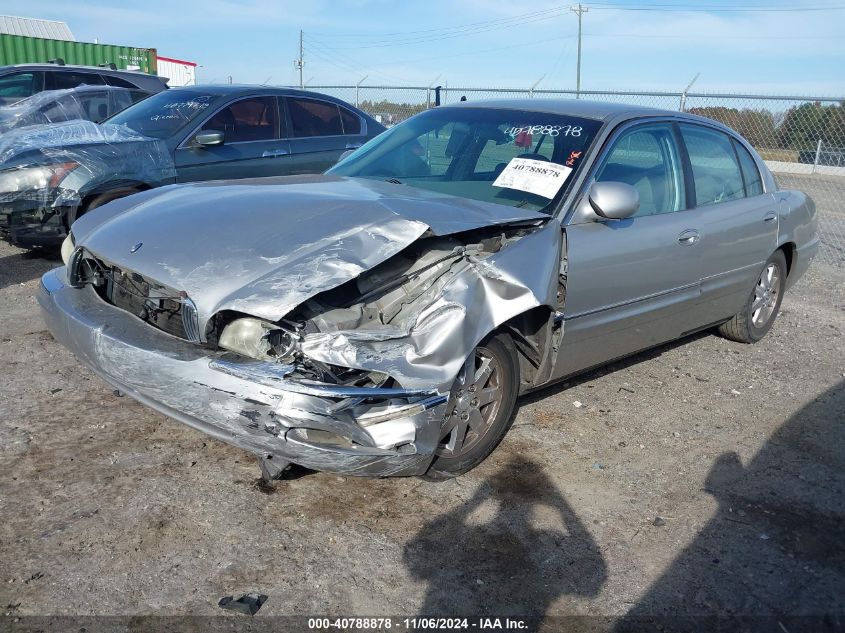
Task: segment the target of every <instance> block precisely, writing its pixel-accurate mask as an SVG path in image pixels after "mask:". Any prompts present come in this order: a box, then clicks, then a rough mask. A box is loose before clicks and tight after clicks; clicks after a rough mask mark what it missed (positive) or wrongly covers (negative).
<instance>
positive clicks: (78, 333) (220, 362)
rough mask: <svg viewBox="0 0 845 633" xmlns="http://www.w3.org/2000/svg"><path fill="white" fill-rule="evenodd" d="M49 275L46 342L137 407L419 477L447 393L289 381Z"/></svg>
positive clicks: (226, 437) (220, 431)
mask: <svg viewBox="0 0 845 633" xmlns="http://www.w3.org/2000/svg"><path fill="white" fill-rule="evenodd" d="M65 279H66V277H65V269H64V268H58V269H56V270H53V271H50V272H48V273H46V274H45V275H44V276H43V277H42V280H41V288H40V291H39V294H38V302H39V304H40V305H41V308H42V312H43V315H44V319H45V321H46V322H47V326H48V327H49V329H50V331H51V332H52V334H53V336H54V337H55V338H56V339H57V340H58V341H59V342H60V343H62V344H63V345H65V346H66V347H67V348H68V349H70V350H71V351H72V352H73V353H74V354H75V355H76V356H77V357H78V358H79V359H80V360H81V361H82V362H84V363H85V364H86V365H87V366H89V367H90V368H91V369H92V370H93V371H94V372H95V373H97V374H98V375H100V376H101V377H102V378H103V379H105V380H106V381H107V382H109V383H110V384H112V385H113V386H115V387H116V388H117V389H119V390H120V391H122V392H124V393H126V394H127V395H129V396H132V397H133V398H135V399H136V400H138V401H140V402H142V403H143V404H145V405H147V406H149V407H151V408H153V409H156V410H157V411H160V412H161V413H164V414H165V415H168V416H170V417H172V418H174V419H176V420H178V421H180V422H182V423H184V424H187V425H188V426H191V427H193V428H195V429H198V430H200V431H203V432H204V433H207V434H209V435H211V436H213V437H216V438H217V439H220V440H222V441H224V442H227V443H229V444H233V445H235V446H238V447H240V448H243V449H245V450H248V451H250V452H252V453H255V454H256V455H258V456H260V457H263V458H266V457H268V456H270V455H272V456H273V458H274V459H278V460H280V461H290V462H293V463H296V464H299V465H302V466H305V467H307V468H313V469H315V470H323V471H328V472H336V473H342V474H346V475H365V476H396V475H418V474H422V473H424V472H425V471H426V470H427V469H428V466H429V464H430V463H431V460H432V459H433V457H434V450H435V449H436V447H437V443H438V440H439V432H440V427H441V423H442V421H443V419H444V415H445V412H446V407H447V400H448V394H441V393H438V391H437V390H435V389H410V390H409V389H396V388H376V387H372V388H370V387H344V386H340V385H332V384H325V383H315V382H308V381H302V380H295V379H293V378H291V376H290V372H291V370H292V367H290V366H285V365H281V364H279V363H272V362H263V361H255V360H251V359H244V358H243V357H239V356H234V355H231V354H223V353H216V352H213V351H210V350H207V349H205V348H202V347H199V346H197V345H193V344H190V343H187V342H185V341H180V340H178V339H176V338H174V337H171V336H169V335H167V334H165V333H163V332H160V331H158V330H156V329H154V328H152V327H148V326H146V325H145V324H143V323H141V322H140V321H139V320H138V319H136V318H135V317H134V316H132V315H131V314H129V313H127V312H125V311H123V310H120V309H118V308H115V307H114V306H112V305H109V304H107V303H105V302H104V301H102V300H101V299H100V298H99V297H98V296H97V295H96V293H95V292H94V291H93V290H92V289H91V288H90V287H86V288H83V289H75V288H71V287H69V286H67V285H66V284H65Z"/></svg>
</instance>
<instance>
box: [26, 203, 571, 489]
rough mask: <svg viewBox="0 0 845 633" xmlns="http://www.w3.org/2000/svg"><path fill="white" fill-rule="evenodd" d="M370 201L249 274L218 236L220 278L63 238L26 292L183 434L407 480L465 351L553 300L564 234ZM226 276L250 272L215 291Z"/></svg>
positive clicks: (449, 397)
mask: <svg viewBox="0 0 845 633" xmlns="http://www.w3.org/2000/svg"><path fill="white" fill-rule="evenodd" d="M174 191H175V190H174ZM378 213H381V214H382V215H383V216H384V217H383V218H378V219H376V218H375V217H374V218H373V222H372V223H371V224H368V223H364V224H361V222H362V216H363V213H362V214H358V215H357V216H352V215H347V216H344V218H345V219H344V221H346V222H349V223H350V224H353V223H354V224H355V225H356V226H355V228H354V229H350V227H344V226H342V225H341V224H340V223H339V222H336V223H335V224H336V226H335V227H334V228H335V231H336V232H337V234H335V233H332V234H330V235H327V236H325V237H322V238H312V237H311V236H310V235H304V236H303V239H302V242H303V244H304V247H303V248H298V247H296V246H290V247H289V251H288V254H285V255H284V256H283V257H276V258H273V257H254V258H251V259H249V260H248V261H250V262H252V265H253V266H254V267H255V268H256V269H257V268H259V267H261V268H260V272H252V271H251V270H250V271H247V270H245V269H244V268H243V266H242V265H241V264H240V262H241V261H243V260H241V259H237V257H241V256H242V255H241V254H242V253H243V251H242V250H241V247H240V246H237V247H226V248H228V249H229V250H225V251H224V252H223V253H221V255H220V256H219V259H218V260H217V264H218V265H219V266H220V270H224V269H225V270H227V271H229V277H228V278H223V279H221V280H220V281H218V282H216V283H215V280H214V279H212V278H211V277H210V276H209V275H208V274H207V269H206V268H204V265H200V264H198V265H197V266H196V267H195V268H194V269H192V270H191V271H189V272H187V273H186V272H185V270H184V269H181V268H180V267H179V266H178V265H175V264H171V265H169V266H167V267H162V266H159V265H158V264H156V263H155V262H156V261H158V256H155V257H154V258H153V257H150V256H148V257H147V258H140V259H139V258H136V259H134V260H133V259H132V255H131V254H130V255H125V254H121V253H120V250H122V248H123V247H121V248H120V249H118V248H117V247H115V248H114V253H115V254H114V259H109V258H107V257H106V256H105V255H102V254H95V253H93V252H91V251H89V250H88V248H91V244H94V245H97V244H106V243H108V244H114V240H113V239H109V240H108V241H107V240H106V239H105V238H106V236H105V235H100V236H99V238H98V236H97V234H96V230H95V231H94V232H92V233H91V234H89V235H88V236H87V237H86V238H84V239H83V240H82V241H81V244H80V245H76V244H74V243H72V240H73V237H72V236H71V237H70V238H69V239H68V243H66V245H65V246H66V248H64V249H63V254H64V257H66V261H67V266H66V267H64V268H59V269H57V270H54V271H51V272H49V273H47V274H46V275H44V277H43V278H42V284H41V290H40V293H39V297H38V299H39V303H40V304H41V307H42V310H43V313H44V318H45V320H46V322H47V325H48V327H49V329H50V331H51V332H52V333H53V335H54V337H55V338H56V339H57V340H58V341H59V342H60V343H62V344H63V345H65V346H66V347H67V348H69V349H70V350H71V351H72V352H73V353H74V354H75V355H76V356H78V357H79V359H80V360H81V361H82V362H84V363H85V364H86V365H87V366H89V367H90V368H91V369H92V370H93V371H94V372H96V373H97V374H99V375H100V376H101V377H103V378H104V379H105V380H106V381H108V382H109V383H110V384H112V385H113V386H115V387H116V388H117V389H119V390H120V391H122V392H124V393H126V394H127V395H130V396H132V397H134V398H136V399H137V400H139V401H140V402H142V403H144V404H146V405H148V406H150V407H151V408H153V409H156V410H158V411H160V412H162V413H164V414H166V415H168V416H170V417H172V418H174V419H176V420H179V421H181V422H183V423H185V424H187V425H189V426H191V427H193V428H196V429H199V430H201V431H203V432H205V433H208V434H209V435H212V436H214V437H216V438H218V439H220V440H222V441H225V442H228V443H230V444H233V445H235V446H238V447H241V448H243V449H246V450H248V451H250V452H252V453H254V454H256V455H257V456H259V457H261V458H263V459H265V460H266V459H268V458H271V456H272V459H273V460H274V461H276V462H279V461H280V462H292V463H295V464H299V465H302V466H305V467H308V468H312V469H315V470H322V471H329V472H336V473H343V474H348V475H367V476H397V475H419V474H422V473H425V472H426V471H427V470H428V468H429V466H430V464H431V462H432V460H433V459H434V457H435V453H436V451H437V449H438V444H439V441H440V439H441V428H442V427H443V426H444V422H445V420H446V419H447V412H448V411H450V410H451V408H450V407H453V405H454V397H455V394H453V393H452V391H453V386H454V383H455V377H456V376H457V374H458V372H459V370H460V368H461V367H462V366H463V364H464V363H465V361H466V359H467V357H468V356H469V355H470V354H471V353H472V351H473V349H474V347H475V346H476V345H478V344H479V343H480V342H481V341H482V339H483V338H484V337H485V336H487V335H488V334H490V333H491V332H492V331H494V330H495V328H497V327H499V326H500V325H502V324H503V323H505V322H506V321H508V320H509V319H512V318H514V317H516V316H518V315H521V314H524V313H525V312H526V311H530V310H532V309H534V308H537V307H539V306H553V305H554V302H555V298H556V292H557V288H558V286H557V284H558V272H559V271H558V265H557V262H558V259H557V257H555V256H554V253H559V252H560V248H561V231H560V226H559V225H557V224H556V223H554V222H547V221H545V219H542V218H541V219H537V218H531V219H529V220H527V221H522V222H518V223H511V224H508V225H506V226H489V227H475V228H470V229H468V230H466V231H458V232H457V233H453V234H448V235H438V234H436V233H434V232H433V231H432V230H431V229H427V228H426V226H425V225H421V224H420V223H418V222H414V221H408V220H406V219H403V218H400V217H397V216H395V215H393V214H391V213H387V212H386V211H384V210H378ZM83 220H86V218H83ZM75 226H76V225H75ZM303 227H305V228H303ZM287 228H288V231H287V233H288V234H287V239H288V241H289V242H291V243H294V239H295V238H294V237H293V236H292V235H291V233H292V231H294V230H295V229H297V228H299V229H300V230H302V231H308V232H310V231H313V230H314V229H313V227H312V225H311V224H305V223H302V224H300V223H297V222H296V221H294V220H293V219H290V221H289V223H288V225H287ZM306 238H307V239H306ZM98 239H99V240H100V241H99V242H98ZM120 239H121V240H125V239H126V238H125V237H121V238H120ZM150 239H151V238H150ZM252 239H253V238H251V237H248V236H247V237H244V241H245V242H247V243H248V242H249V241H250V240H252ZM148 241H149V240H148ZM125 244H129V242H125ZM339 244H340V245H343V247H342V248H341V247H339V246H338V245H339ZM154 248H155V246H154V245H148V246H144V245H143V241H139V242H137V244H136V246H133V247H132V248H131V249H128V248H127V251H129V250H132V249H135V250H137V249H140V251H139V252H140V253H144V252H145V250H144V249H150V250H149V253H155V252H156V251H155V250H154ZM104 249H105V247H103V249H102V250H100V251H99V252H100V253H102V252H103V250H104ZM125 252H126V251H125ZM228 253H232V254H233V255H232V257H233V259H232V260H228V259H225V258H226V257H227V256H228ZM550 253H551V254H552V256H551V257H550V256H549V255H550ZM282 260H283V261H282ZM117 262H120V263H117ZM127 262H129V263H127ZM131 262H134V265H133V264H132V263H131ZM133 266H134V269H133ZM144 266H146V268H145V267H144ZM262 266H263V267H262ZM139 271H140V272H139ZM151 271H152V272H151ZM196 271H201V272H202V276H201V277H200V276H199V273H198V272H196ZM237 272H241V273H242V274H243V275H244V279H247V278H248V279H252V280H253V281H247V282H246V283H244V284H243V285H241V281H238V282H237V283H236V284H235V283H229V284H228V285H227V282H232V277H231V275H233V274H235V273H237ZM233 288H234V291H232V289H233ZM292 297H296V299H295V300H294V299H292ZM274 302H275V303H274ZM274 311H275V312H274ZM548 314H549V315H550V316H549V318H551V314H552V312H551V311H548ZM271 315H275V316H271ZM542 364H543V362H542V359H538V366H541V365H542Z"/></svg>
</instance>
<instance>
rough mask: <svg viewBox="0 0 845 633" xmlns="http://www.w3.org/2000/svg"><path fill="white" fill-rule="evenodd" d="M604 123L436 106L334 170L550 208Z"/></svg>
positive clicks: (534, 208)
mask: <svg viewBox="0 0 845 633" xmlns="http://www.w3.org/2000/svg"><path fill="white" fill-rule="evenodd" d="M600 126H601V123H600V122H599V121H594V120H592V119H584V118H580V117H571V116H564V115H555V114H546V113H543V112H529V111H524V110H507V109H494V108H468V107H461V108H435V109H432V110H428V111H426V112H423V113H422V114H419V115H417V116H415V117H413V118H411V119H408V120H407V121H405V122H403V123H401V124H399V125H397V126H396V127H393V128H391V129H390V130H388V131H387V132H384V133H382V134H381V135H379V136H377V137H376V138H375V139H373V140H372V141H370V142H369V143H367V144H366V145H364V146H363V147H362V148H361V149H359V150H357V151H356V152H355V153H354V154H352V155H350V156H349V157H348V158H346V159H345V160H343V161H341V162H340V163H338V164H337V165H335V166H334V167H333V168H332V169H330V170H329V171H328V173H330V174H333V175H336V176H353V177H359V178H372V179H376V180H386V181H389V182H396V183H401V184H406V185H410V186H412V187H419V188H421V189H430V190H432V191H437V192H440V193H445V194H449V195H453V196H459V197H462V198H472V199H474V200H481V201H484V202H494V203H497V204H504V205H510V206H513V207H524V208H527V209H530V210H532V211H540V210H544V211H546V212H550V210H551V206H552V205H551V203H552V201H553V200H554V199H556V197H557V195H558V194H559V193H560V192H561V191H563V190H564V188H565V185H566V184H567V183H569V182H571V181H572V179H573V174H574V173H575V171H576V170H577V169H578V166H579V165H580V163H581V159H582V158H583V156H584V154H585V152H586V150H587V148H588V147H589V145H590V143H591V142H592V140H593V138H594V137H595V134H596V132H597V131H598V129H599V127H600Z"/></svg>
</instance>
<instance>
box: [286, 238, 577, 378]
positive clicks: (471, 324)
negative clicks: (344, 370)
mask: <svg viewBox="0 0 845 633" xmlns="http://www.w3.org/2000/svg"><path fill="white" fill-rule="evenodd" d="M561 239H562V236H561V228H560V225H559V224H558V223H557V222H555V221H550V222H548V223H546V224H545V225H544V226H543V227H541V228H540V229H538V230H536V231H534V232H532V233H529V234H528V235H525V236H524V237H522V238H521V239H519V240H518V241H514V242H511V243H509V244H507V245H506V246H505V247H504V248H503V249H502V250H501V251H499V252H497V253H494V254H493V255H491V256H489V257H487V258H485V259H483V260H479V261H471V263H470V265H469V266H468V267H466V268H465V269H464V270H463V271H461V272H460V273H458V274H457V275H456V276H455V277H454V278H453V279H452V280H450V282H449V283H448V284H447V285H446V287H445V288H444V290H443V292H442V293H441V294H440V296H439V297H438V298H437V299H435V300H434V301H433V302H432V303H431V304H429V305H428V306H426V307H425V308H424V309H423V310H421V311H420V312H419V313H418V314H417V315H416V318H415V319H414V320H413V323H408V325H407V328H404V329H403V328H387V329H378V330H353V331H341V332H327V333H318V334H309V335H306V336H305V339H304V341H303V343H302V351H303V353H304V354H305V355H306V356H308V357H310V358H313V359H315V360H319V361H322V362H325V363H330V364H334V365H340V366H342V367H352V368H356V369H364V370H370V371H379V372H383V373H386V374H388V375H390V376H392V377H393V378H395V379H396V380H397V381H398V382H399V384H400V385H401V386H402V387H403V388H406V389H413V388H426V387H429V388H430V387H436V388H437V389H438V390H439V391H440V393H446V392H448V391H449V389H450V388H451V385H452V383H453V382H454V379H455V376H457V374H458V371H459V370H460V368H461V366H462V365H463V363H464V362H465V361H466V359H467V358H468V356H469V354H470V352H471V351H472V350H473V349H474V348H475V346H476V345H478V343H479V342H480V341H481V340H482V339H483V338H484V337H485V336H487V335H488V334H489V333H490V332H492V331H493V330H494V329H496V328H497V327H498V326H500V325H501V324H503V323H505V322H506V321H508V320H509V319H511V318H513V317H515V316H517V315H519V314H522V313H524V312H526V311H528V310H530V309H532V308H535V307H537V306H540V305H547V306H549V307H550V308H552V307H553V306H554V305H555V300H556V291H557V277H558V268H557V262H558V258H557V257H553V256H551V255H550V254H551V253H559V252H560V248H561Z"/></svg>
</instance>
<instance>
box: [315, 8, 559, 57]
mask: <svg viewBox="0 0 845 633" xmlns="http://www.w3.org/2000/svg"><path fill="white" fill-rule="evenodd" d="M566 10H567V9H566V8H560V9H557V10H555V12H554V13H546V14H543V15H535V16H534V17H530V18H524V19H520V20H518V21H512V22H508V23H506V24H494V25H487V26H484V27H477V28H471V29H464V30H461V31H453V32H448V33H441V34H438V35H431V36H415V37H408V38H405V39H392V40H372V41H369V42H363V43H359V44H355V45H354V46H329V45H328V44H327V43H326V42H323V41H322V40H318V39H316V38H314V37H313V36H310V37H311V39H312V40H313V41H318V42H320V43H321V44H323V45H324V46H325V47H326V48H331V49H332V50H338V51H339V50H361V49H366V48H392V47H395V46H410V45H415V44H428V43H430V42H439V41H442V40H448V39H454V38H456V37H467V36H470V35H477V34H480V33H490V32H492V31H500V30H502V29H513V28H516V27H520V26H524V25H526V24H532V23H536V22H540V21H544V20H548V19H550V18H552V17H558V16H561V15H563V14H564V13H565V12H566Z"/></svg>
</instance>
